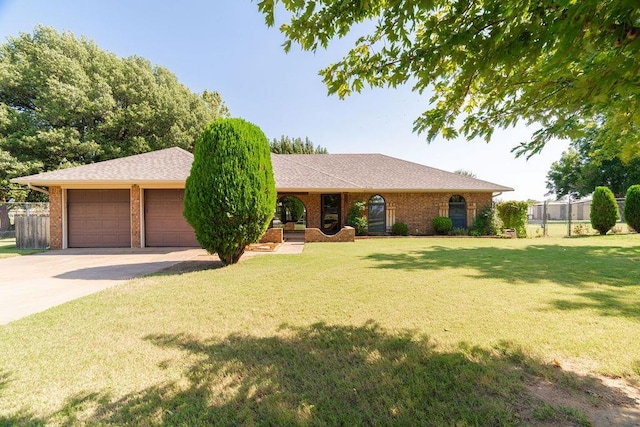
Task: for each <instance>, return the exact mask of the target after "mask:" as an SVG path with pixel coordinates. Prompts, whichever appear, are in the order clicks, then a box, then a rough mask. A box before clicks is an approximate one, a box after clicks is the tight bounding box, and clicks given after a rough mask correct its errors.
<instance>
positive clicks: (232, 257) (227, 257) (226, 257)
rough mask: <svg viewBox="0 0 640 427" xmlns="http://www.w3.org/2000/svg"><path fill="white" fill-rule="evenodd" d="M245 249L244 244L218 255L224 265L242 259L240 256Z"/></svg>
mask: <svg viewBox="0 0 640 427" xmlns="http://www.w3.org/2000/svg"><path fill="white" fill-rule="evenodd" d="M244 249H245V246H244V245H243V246H242V248H240V249H237V250H235V251H233V252H230V253H226V254H221V253H218V257H219V258H220V261H222V264H223V265H224V266H227V265H230V264H235V263H237V262H238V261H240V257H241V256H242V254H244Z"/></svg>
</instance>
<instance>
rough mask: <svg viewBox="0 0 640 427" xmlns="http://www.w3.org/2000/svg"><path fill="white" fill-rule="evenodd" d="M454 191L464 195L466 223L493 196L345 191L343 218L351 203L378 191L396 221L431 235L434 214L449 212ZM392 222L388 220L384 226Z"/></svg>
mask: <svg viewBox="0 0 640 427" xmlns="http://www.w3.org/2000/svg"><path fill="white" fill-rule="evenodd" d="M454 194H456V195H460V196H462V197H464V199H465V202H466V204H467V227H471V226H472V225H473V221H474V220H475V218H476V215H477V213H478V211H479V210H480V209H481V208H483V207H484V206H491V201H492V198H493V197H492V194H491V193H384V192H382V193H348V194H345V197H344V198H343V218H345V217H346V216H345V215H346V212H347V211H348V210H349V207H350V206H351V205H352V204H353V203H355V202H357V201H359V200H362V201H364V202H365V203H367V202H368V201H369V199H370V198H371V197H373V196H375V195H380V196H382V198H384V201H385V205H386V208H387V209H390V208H391V209H393V210H395V221H396V222H397V221H402V222H404V223H405V224H407V226H408V227H409V234H413V235H431V234H435V231H434V229H433V224H432V221H433V218H435V217H437V216H449V199H450V198H451V196H453V195H454ZM365 209H366V208H365ZM366 214H367V212H366V210H365V215H366ZM391 225H393V224H387V228H390V227H391Z"/></svg>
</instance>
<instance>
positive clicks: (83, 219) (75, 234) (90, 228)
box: [67, 190, 131, 248]
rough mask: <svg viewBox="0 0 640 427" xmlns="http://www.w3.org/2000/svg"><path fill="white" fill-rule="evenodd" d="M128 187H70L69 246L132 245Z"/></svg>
mask: <svg viewBox="0 0 640 427" xmlns="http://www.w3.org/2000/svg"><path fill="white" fill-rule="evenodd" d="M129 198H130V196H129V190H67V226H68V246H69V247H72V248H73V247H77V248H82V247H131V207H130V201H129Z"/></svg>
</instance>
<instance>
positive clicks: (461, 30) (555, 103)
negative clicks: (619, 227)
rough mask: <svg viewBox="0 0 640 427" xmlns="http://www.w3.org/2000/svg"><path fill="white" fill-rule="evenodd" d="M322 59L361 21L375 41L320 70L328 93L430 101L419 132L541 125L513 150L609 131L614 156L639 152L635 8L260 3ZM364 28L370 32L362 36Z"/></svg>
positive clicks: (633, 2)
mask: <svg viewBox="0 0 640 427" xmlns="http://www.w3.org/2000/svg"><path fill="white" fill-rule="evenodd" d="M278 4H281V5H282V6H283V7H284V9H285V10H286V11H288V12H289V13H290V22H288V23H285V24H283V25H282V26H281V27H280V30H281V31H282V33H283V34H284V35H285V37H286V40H285V43H284V47H285V50H287V51H288V50H289V49H290V48H291V45H292V43H297V44H299V45H300V46H301V47H302V49H305V50H311V51H315V50H317V49H318V48H326V47H327V46H328V44H329V42H330V41H331V40H332V39H334V38H337V37H343V36H345V35H346V34H348V33H349V32H350V31H351V30H352V29H353V27H354V26H357V25H358V24H360V23H363V22H370V23H373V27H372V28H373V29H372V31H371V32H370V33H369V34H366V35H365V36H363V37H361V38H359V39H358V40H357V41H356V42H355V46H354V47H353V48H352V49H351V50H350V51H349V52H348V53H347V54H346V56H345V57H344V58H343V59H342V60H340V61H339V62H337V63H335V64H332V65H329V66H328V67H327V68H325V69H323V70H322V71H321V72H320V73H321V75H322V76H323V78H324V82H325V83H326V85H327V87H328V89H329V93H332V94H337V95H338V96H340V97H345V96H347V95H350V94H351V93H353V92H359V91H361V90H362V88H363V87H364V86H365V85H369V86H371V87H385V86H391V87H396V86H399V85H403V84H411V85H413V90H414V91H418V92H420V93H423V92H425V91H427V92H429V93H430V94H431V96H430V99H429V102H430V104H429V106H428V109H427V110H426V111H425V112H424V114H422V116H421V117H419V118H417V120H416V121H415V123H414V125H415V127H414V130H415V131H418V132H425V133H426V135H427V139H428V140H429V141H431V140H433V139H434V138H435V137H436V136H437V135H439V134H440V135H442V136H443V137H445V138H455V137H457V136H458V135H463V136H465V137H467V138H473V137H483V138H485V139H486V140H489V139H490V138H491V135H492V133H493V131H494V130H495V129H496V128H507V127H510V126H513V125H515V124H516V123H517V122H519V121H521V120H522V121H523V122H525V123H528V124H532V123H535V124H537V125H538V126H540V128H539V130H538V131H536V132H535V133H534V135H533V137H532V140H531V141H526V142H523V143H522V144H521V145H519V146H518V147H516V148H515V149H514V151H515V152H516V153H517V154H528V155H531V154H534V153H536V152H538V151H539V150H541V149H542V148H543V147H544V145H545V144H546V143H547V142H548V141H549V139H551V138H554V137H556V138H568V139H577V138H579V137H581V136H582V132H583V130H584V129H585V128H586V127H590V126H591V125H592V124H594V123H595V124H597V125H598V126H599V132H598V135H597V140H598V142H600V143H601V145H602V146H603V147H604V148H605V149H606V150H607V151H608V152H609V155H610V156H611V157H613V156H616V155H621V156H622V157H624V158H626V159H627V158H632V157H634V156H638V155H639V154H640V130H639V127H640V100H639V97H638V95H639V93H640V67H638V62H637V60H638V57H639V56H640V37H638V36H639V35H640V3H639V2H638V1H637V0H580V1H562V0H560V1H558V0H535V1H532V0H477V1H475V0H474V1H472V0H369V1H334V0H315V1H290V0H260V1H258V7H259V9H260V10H261V11H262V12H263V13H264V14H265V17H266V22H267V24H268V25H274V23H275V16H274V14H275V11H276V10H277V9H278V7H277V5H278ZM362 28H363V27H362V26H360V27H359V28H358V30H361V29H362Z"/></svg>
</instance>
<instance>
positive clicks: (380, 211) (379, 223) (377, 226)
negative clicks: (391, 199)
mask: <svg viewBox="0 0 640 427" xmlns="http://www.w3.org/2000/svg"><path fill="white" fill-rule="evenodd" d="M368 208H369V209H368V211H369V214H368V215H367V223H368V231H369V233H371V234H382V233H384V232H385V231H386V222H385V219H386V209H385V203H384V198H383V197H382V196H380V195H379V194H377V195H375V196H373V197H371V198H370V199H369V206H368Z"/></svg>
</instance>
